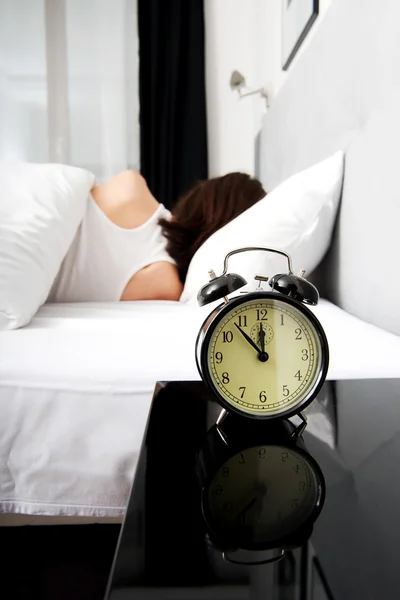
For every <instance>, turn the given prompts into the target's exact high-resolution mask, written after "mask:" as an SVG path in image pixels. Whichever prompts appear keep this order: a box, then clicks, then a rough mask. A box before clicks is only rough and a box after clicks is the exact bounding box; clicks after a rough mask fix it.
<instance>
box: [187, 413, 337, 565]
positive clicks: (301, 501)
mask: <svg viewBox="0 0 400 600" xmlns="http://www.w3.org/2000/svg"><path fill="white" fill-rule="evenodd" d="M232 416H233V415H231V416H230V417H228V418H227V419H226V420H225V421H224V425H223V428H224V430H222V429H221V426H219V425H214V426H213V427H212V428H211V429H210V430H209V432H208V433H207V436H206V439H205V443H204V444H203V447H202V448H201V450H200V452H199V455H198V460H197V475H198V481H199V484H200V487H201V508H202V514H203V518H204V521H205V524H206V531H207V536H208V540H209V542H210V543H211V544H212V546H213V547H214V548H217V549H218V550H220V551H221V552H222V556H223V558H224V559H225V560H227V561H230V562H237V563H240V564H247V565H249V564H253V565H255V564H265V563H267V562H273V561H275V560H279V559H281V558H282V557H283V556H284V554H285V551H286V550H288V549H294V548H297V547H299V546H301V545H302V544H303V543H304V542H305V541H306V540H307V539H308V538H309V537H310V535H311V533H312V531H313V525H314V523H315V521H316V519H317V518H318V516H319V514H320V513H321V510H322V507H323V504H324V500H325V480H324V476H323V474H322V471H321V469H320V467H319V465H318V464H317V462H316V461H315V459H314V458H313V457H312V456H311V455H310V454H309V453H308V452H307V450H306V448H305V445H304V441H303V439H302V437H301V436H300V435H298V433H297V430H296V428H295V427H294V425H293V424H292V423H291V422H290V421H288V420H281V421H279V422H278V423H276V422H275V423H274V424H272V423H270V424H265V423H263V426H262V427H260V426H259V425H258V426H256V425H257V424H256V423H255V422H254V421H251V422H250V423H251V425H250V426H249V425H247V426H246V424H243V423H232ZM242 420H243V419H242ZM247 423H249V420H247ZM230 426H231V427H230ZM271 552H272V554H273V556H271ZM266 553H267V555H266Z"/></svg>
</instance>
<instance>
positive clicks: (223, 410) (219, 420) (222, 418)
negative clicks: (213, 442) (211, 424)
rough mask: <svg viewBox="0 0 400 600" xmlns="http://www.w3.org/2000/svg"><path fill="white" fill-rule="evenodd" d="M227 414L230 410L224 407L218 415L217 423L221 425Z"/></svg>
mask: <svg viewBox="0 0 400 600" xmlns="http://www.w3.org/2000/svg"><path fill="white" fill-rule="evenodd" d="M227 414H228V411H227V410H226V409H225V408H223V409H222V410H221V412H220V413H219V415H218V419H217V422H216V425H221V423H222V421H223V420H224V419H225V417H226V415H227Z"/></svg>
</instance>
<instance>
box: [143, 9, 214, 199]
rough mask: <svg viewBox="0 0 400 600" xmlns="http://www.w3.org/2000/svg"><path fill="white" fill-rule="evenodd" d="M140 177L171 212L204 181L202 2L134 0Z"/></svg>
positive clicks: (205, 155) (205, 167)
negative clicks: (137, 68)
mask: <svg viewBox="0 0 400 600" xmlns="http://www.w3.org/2000/svg"><path fill="white" fill-rule="evenodd" d="M138 30H139V98H140V152H141V173H142V175H143V176H144V178H145V179H146V181H147V184H148V186H149V188H150V189H151V191H152V193H153V194H154V196H155V197H156V198H157V200H158V201H159V202H162V203H163V204H164V205H165V206H166V207H167V208H172V206H173V204H174V203H175V201H176V200H177V199H178V197H179V196H180V195H181V194H182V193H183V192H185V191H187V190H188V189H189V188H190V187H191V186H192V185H193V184H195V183H196V181H198V180H199V179H205V178H207V126H206V100H205V72H204V71H205V57H204V14H203V0H138Z"/></svg>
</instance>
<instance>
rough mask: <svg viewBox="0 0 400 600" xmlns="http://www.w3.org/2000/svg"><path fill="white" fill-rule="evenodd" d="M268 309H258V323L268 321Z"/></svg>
mask: <svg viewBox="0 0 400 600" xmlns="http://www.w3.org/2000/svg"><path fill="white" fill-rule="evenodd" d="M267 314H268V311H267V309H266V308H257V321H268V317H267Z"/></svg>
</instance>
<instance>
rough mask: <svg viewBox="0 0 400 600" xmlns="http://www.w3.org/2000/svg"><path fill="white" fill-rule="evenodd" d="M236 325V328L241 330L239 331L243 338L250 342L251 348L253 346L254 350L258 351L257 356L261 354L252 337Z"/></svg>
mask: <svg viewBox="0 0 400 600" xmlns="http://www.w3.org/2000/svg"><path fill="white" fill-rule="evenodd" d="M234 325H235V327H237V328H238V329H239V331H240V333H241V334H242V336H243V337H244V339H245V340H246V341H247V342H249V344H250V346H253V348H254V349H255V350H257V354H259V353H260V348H259V347H258V346H257V344H255V343H254V342H253V340H252V339H251V337H250V336H249V335H247V333H245V332H244V331H243V329H241V328H240V327H239V325H238V324H237V323H235V324H234Z"/></svg>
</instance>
